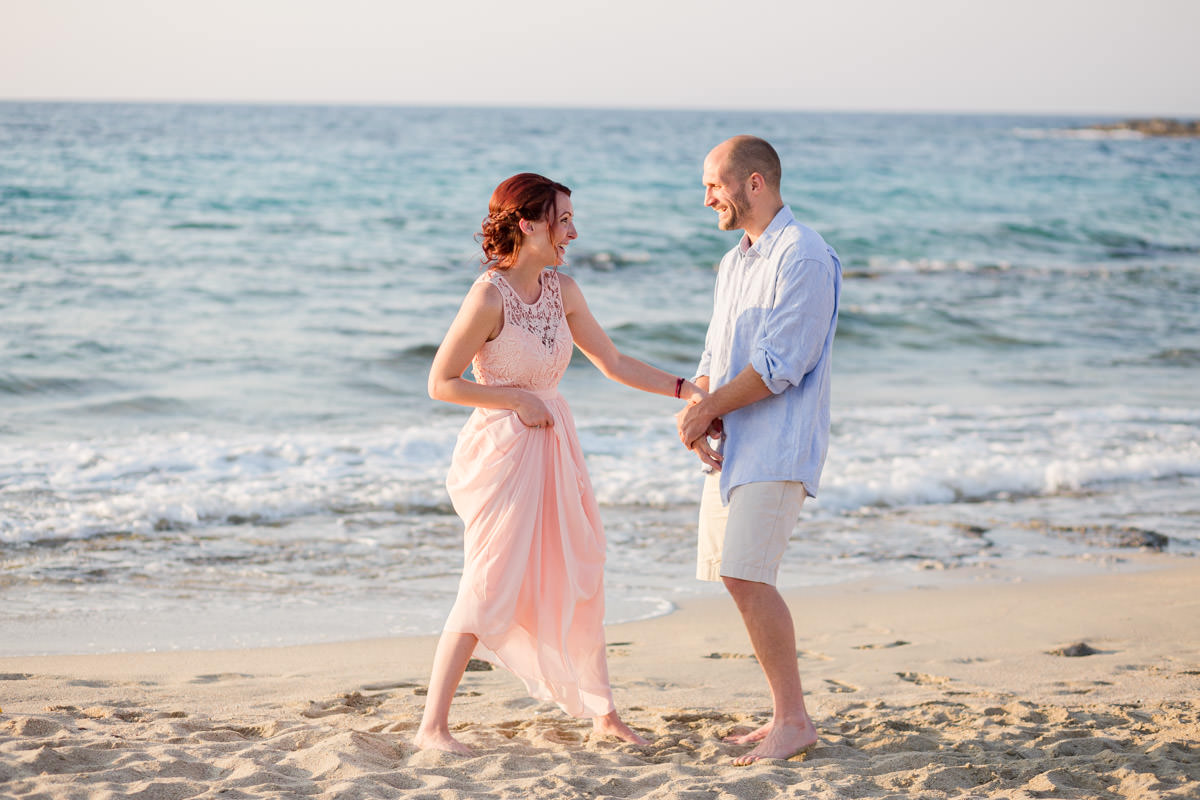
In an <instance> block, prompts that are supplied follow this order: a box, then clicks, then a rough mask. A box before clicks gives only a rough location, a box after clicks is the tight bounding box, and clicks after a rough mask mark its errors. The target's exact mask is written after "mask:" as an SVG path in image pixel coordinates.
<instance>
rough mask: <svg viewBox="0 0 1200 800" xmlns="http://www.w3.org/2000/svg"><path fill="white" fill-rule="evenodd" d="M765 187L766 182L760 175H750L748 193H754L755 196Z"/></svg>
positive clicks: (754, 173) (753, 173) (755, 173)
mask: <svg viewBox="0 0 1200 800" xmlns="http://www.w3.org/2000/svg"><path fill="white" fill-rule="evenodd" d="M766 185H767V181H766V179H765V178H763V176H762V175H760V174H759V173H757V172H751V173H750V191H751V192H754V193H755V194H757V193H758V192H761V191H762V190H763V188H764V187H766Z"/></svg>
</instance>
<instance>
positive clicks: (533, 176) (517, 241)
mask: <svg viewBox="0 0 1200 800" xmlns="http://www.w3.org/2000/svg"><path fill="white" fill-rule="evenodd" d="M559 192H562V193H563V194H565V195H567V196H568V197H570V196H571V190H570V189H568V188H567V187H566V186H563V185H562V184H561V183H557V182H555V181H552V180H550V179H549V178H547V177H545V176H543V175H538V174H537V173H534V172H522V173H519V174H517V175H513V176H512V177H511V178H508V179H507V180H505V181H503V182H502V183H501V184H500V185H499V186H497V187H496V188H495V190H494V191H493V192H492V199H491V200H490V201H488V215H487V217H486V218H484V220H483V227H482V229H481V230H480V232H479V233H477V234H475V238H476V239H478V240H479V243H480V246H481V247H482V248H483V264H484V266H486V267H496V268H499V269H507V268H508V267H511V266H512V264H513V261H515V260H516V258H517V253H519V252H520V250H521V236H522V234H521V228H520V224H521V220H528V221H530V222H540V221H542V220H545V219H553V218H554V217H555V215H557V213H558V193H559ZM551 244H554V242H551Z"/></svg>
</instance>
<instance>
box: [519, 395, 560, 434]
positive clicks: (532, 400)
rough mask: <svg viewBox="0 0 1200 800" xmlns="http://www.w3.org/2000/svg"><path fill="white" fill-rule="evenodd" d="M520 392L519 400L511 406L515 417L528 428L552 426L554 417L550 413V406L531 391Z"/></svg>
mask: <svg viewBox="0 0 1200 800" xmlns="http://www.w3.org/2000/svg"><path fill="white" fill-rule="evenodd" d="M521 394H522V396H521V400H520V401H519V402H518V403H517V405H516V407H514V408H513V411H515V412H516V414H517V419H519V420H521V424H523V425H525V426H526V427H528V428H551V427H553V426H554V417H552V416H551V415H550V407H549V406H547V405H546V402H545V401H544V400H542V398H540V397H538V396H537V395H536V394H534V393H533V392H522V393H521Z"/></svg>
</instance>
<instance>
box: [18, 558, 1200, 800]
mask: <svg viewBox="0 0 1200 800" xmlns="http://www.w3.org/2000/svg"><path fill="white" fill-rule="evenodd" d="M1122 561H1123V562H1124V563H1121V564H1115V565H1110V566H1108V567H1103V566H1100V567H1096V568H1095V569H1094V570H1092V574H1083V575H1074V576H1072V577H1048V576H1037V575H1035V574H1034V573H1036V572H1038V571H1039V570H1036V569H1029V570H1024V569H1023V568H1022V566H1021V565H1010V566H1007V567H1004V568H1003V569H992V570H985V569H979V570H974V571H967V570H957V571H949V572H944V573H930V574H928V575H918V576H917V577H915V578H914V579H912V580H910V581H908V583H909V584H910V585H908V586H878V585H866V584H852V585H843V586H838V587H833V588H824V589H811V590H804V591H793V592H789V593H788V599H789V602H790V603H791V605H792V608H793V609H794V611H795V613H796V619H797V626H796V627H797V631H798V637H799V639H798V642H799V648H800V651H799V653H798V658H799V660H800V668H801V675H802V677H803V679H804V681H805V689H806V692H807V695H808V701H809V705H810V710H811V712H812V714H813V717H814V719H815V721H816V724H817V728H818V730H819V732H820V736H821V740H820V742H819V743H818V745H817V746H816V747H814V748H812V749H811V750H809V751H808V752H807V753H805V754H803V755H801V756H797V757H795V758H793V759H789V760H770V761H762V762H759V763H757V764H754V765H751V766H748V767H735V766H733V765H732V764H731V763H730V762H731V759H732V758H733V757H734V756H736V755H737V754H739V753H742V752H744V751H745V750H747V749H748V747H746V746H735V745H731V744H726V743H724V742H723V741H722V740H721V737H723V736H725V735H727V734H729V733H731V732H740V731H745V730H748V729H750V728H751V727H754V726H757V725H759V724H761V723H762V722H763V721H765V719H766V717H765V711H766V702H767V695H766V688H765V685H764V682H763V680H762V677H761V673H760V672H759V670H758V667H757V663H756V662H755V660H754V658H753V656H752V655H750V652H749V650H748V644H747V641H746V637H745V634H744V632H743V631H742V628H741V626H740V623H739V621H738V619H737V618H736V612H735V610H734V609H733V608H732V604H731V603H729V601H727V600H726V599H724V598H710V599H704V600H697V601H693V602H690V603H687V604H686V605H684V607H682V608H681V609H680V610H679V611H678V612H676V613H673V614H671V615H668V616H666V617H662V618H658V619H654V620H648V621H644V622H637V623H630V624H624V625H615V626H610V628H609V629H608V640H609V642H610V645H609V656H610V668H611V672H612V677H613V683H614V689H615V692H616V696H617V702H618V704H619V706H620V708H621V711H622V713H623V715H624V716H625V718H626V719H627V721H629V722H630V723H631V724H632V725H633V726H634V727H635V728H636V729H638V730H639V731H641V732H642V733H643V734H644V735H645V736H647V737H648V738H650V739H651V740H652V741H651V744H650V745H648V746H646V747H636V746H632V745H626V744H621V743H617V742H615V741H608V740H599V741H597V740H594V739H592V738H590V737H589V731H590V723H588V722H587V721H579V720H574V719H571V718H569V717H566V716H565V715H563V714H561V713H560V712H559V711H558V710H557V709H556V708H554V707H552V706H547V705H545V704H542V703H538V702H536V701H533V700H531V699H529V698H527V697H526V696H525V695H524V694H523V692H522V691H521V687H520V685H519V683H518V682H517V681H516V680H515V679H514V678H512V677H511V676H510V675H507V674H506V673H503V672H501V671H495V670H493V671H472V672H468V673H467V675H466V678H465V680H464V682H463V686H462V688H461V690H460V696H459V697H458V699H457V700H456V705H455V708H454V712H453V715H452V722H453V723H455V724H456V726H457V733H456V735H458V736H459V738H461V739H462V740H463V741H464V742H466V743H467V744H469V745H470V746H472V747H474V748H476V755H474V756H471V757H465V758H464V757H454V756H449V755H446V754H441V753H436V752H418V751H415V750H414V748H413V747H412V745H411V736H412V733H413V731H414V729H415V727H416V723H417V720H418V718H419V715H420V711H421V708H422V705H423V696H422V693H423V687H424V685H425V682H426V681H427V679H428V669H429V662H430V659H431V657H432V653H433V644H434V640H433V639H432V638H430V637H419V638H397V639H380V640H373V641H357V642H347V643H342V644H324V645H317V646H310V647H294V648H276V649H261V650H241V651H226V652H188V653H182V652H181V653H142V654H116V655H90V656H53V657H25V658H6V659H0V707H2V709H3V710H2V713H0V796H2V797H5V798H9V797H11V798H48V799H50V800H58V799H59V798H109V797H112V798H116V797H132V798H145V799H146V800H152V799H153V798H169V799H170V800H177V799H178V798H191V797H205V798H259V797H297V798H300V797H302V798H347V799H348V800H356V799H357V798H392V797H403V798H431V799H432V798H444V799H447V800H448V799H449V798H510V797H511V798H518V797H520V798H605V797H620V798H679V799H680V800H710V799H711V800H721V799H722V798H724V799H727V800H728V799H733V798H736V799H738V800H764V799H766V798H777V797H806V798H851V797H853V798H951V797H979V798H1001V797H1002V798H1040V797H1051V798H1075V797H1078V798H1110V797H1122V798H1160V797H1163V798H1166V797H1170V798H1197V797H1200V701H1198V700H1197V697H1198V696H1200V565H1197V564H1196V563H1195V561H1194V560H1193V559H1187V558H1167V557H1164V556H1161V555H1159V556H1150V555H1147V556H1146V557H1144V558H1142V557H1138V556H1131V557H1129V558H1123V559H1122ZM1040 571H1041V572H1045V571H1046V570H1044V569H1042V570H1040ZM912 584H915V585H912ZM248 613H252V612H248ZM1080 644H1085V645H1086V647H1077V648H1074V649H1072V646H1073V645H1080ZM1089 651H1091V652H1090V654H1087V655H1068V654H1066V653H1080V652H1082V653H1088V652H1089Z"/></svg>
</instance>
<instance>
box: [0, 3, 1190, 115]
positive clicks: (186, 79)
mask: <svg viewBox="0 0 1200 800" xmlns="http://www.w3.org/2000/svg"><path fill="white" fill-rule="evenodd" d="M1197 42H1200V0H1121V1H1118V0H822V1H821V2H809V1H808V0H773V1H772V2H766V1H765V0H723V1H722V2H717V0H602V1H594V0H574V1H573V2H567V1H566V0H553V1H551V0H508V2H504V0H140V1H139V0H0V99H5V100H135V101H188V102H211V101H217V102H222V101H231V102H268V103H318V104H325V103H333V104H369V105H376V104H384V105H421V106H428V105H437V106H443V105H448V106H497V105H499V106H516V107H525V106H536V107H544V106H551V107H593V108H612V107H617V108H690V109H706V108H711V109H761V110H776V109H778V110H835V111H841V110H854V111H952V112H1005V113H1009V112H1014V113H1024V112H1030V113H1038V114H1043V113H1048V114H1058V113H1066V114H1094V115H1112V116H1153V115H1163V116H1180V117H1200V45H1198V44H1197Z"/></svg>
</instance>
